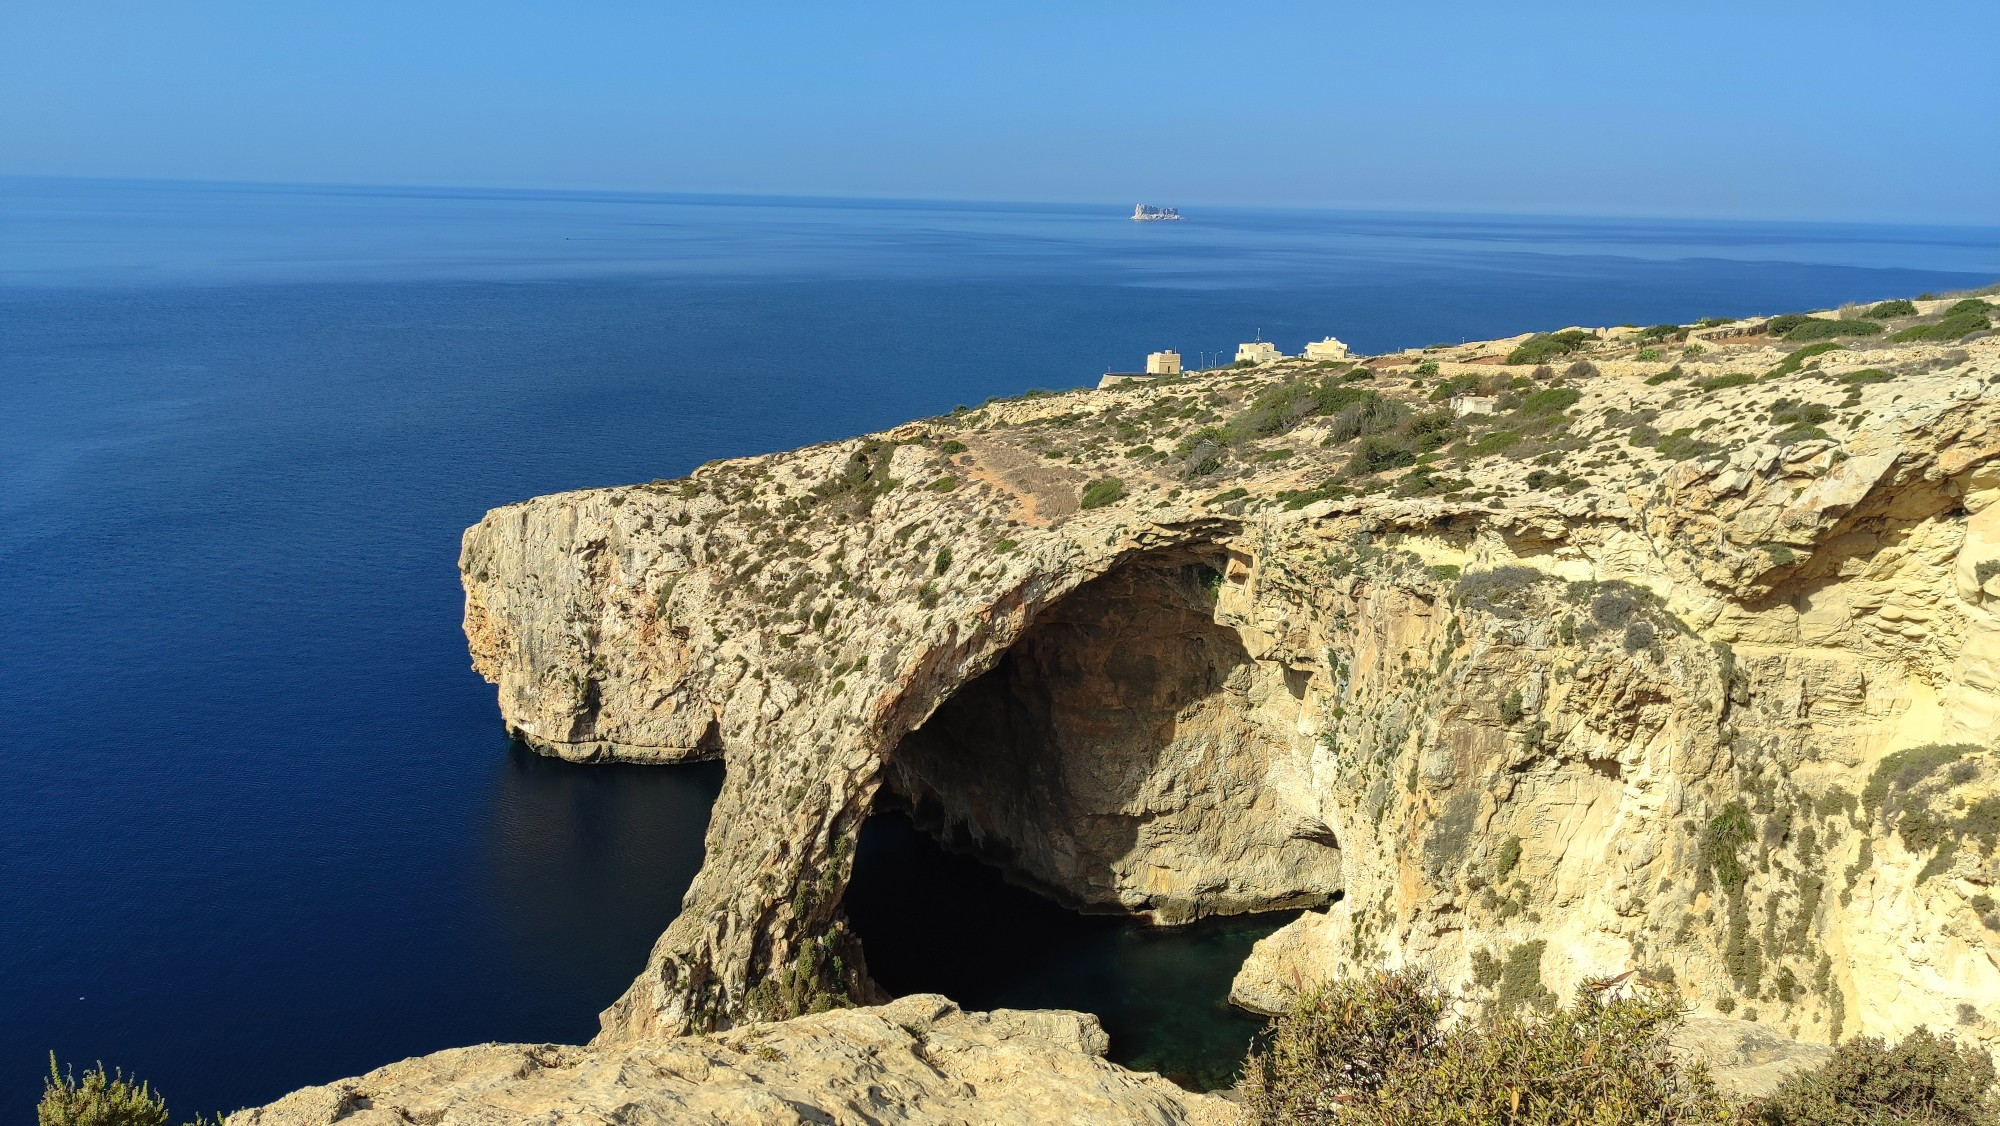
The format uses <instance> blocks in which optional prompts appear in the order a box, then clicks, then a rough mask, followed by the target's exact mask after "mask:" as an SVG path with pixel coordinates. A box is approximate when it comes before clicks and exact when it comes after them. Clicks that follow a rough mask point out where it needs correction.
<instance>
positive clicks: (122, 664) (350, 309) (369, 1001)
mask: <svg viewBox="0 0 2000 1126" xmlns="http://www.w3.org/2000/svg"><path fill="white" fill-rule="evenodd" d="M1129 211H1130V205H1129V204H1126V205H1123V206H1107V207H1103V208H1092V207H1080V206H1052V207H1037V206H1029V205H957V204H922V203H916V204H912V203H894V202H881V201H839V200H831V201H829V200H822V201H798V200H789V201H773V200H756V199H715V198H704V199H690V198H673V197H659V196H634V195H583V194H559V193H551V194H540V195H535V194H522V193H495V192H449V191H402V190H393V189H273V188H244V187H226V186H224V187H214V186H189V185H147V184H117V183H109V184H107V183H81V182H57V181H0V232H4V246H5V248H6V249H5V252H4V253H3V254H0V626H4V627H5V637H6V640H7V644H5V645H4V646H0V719H4V720H5V724H4V727H0V732H4V734H0V738H4V740H5V748H6V754H7V756H8V759H7V761H8V766H9V773H8V781H9V785H7V786H5V787H0V904H4V905H5V910H0V1106H9V1107H16V1108H25V1106H26V1105H27V1104H28V1103H29V1102H31V1101H32V1100H33V1099H34V1097H35V1093H36V1090H37V1088H38V1079H37V1076H38V1075H39V1074H40V1073H41V1070H42V1068H43V1067H44V1066H45V1061H46V1053H47V1051H48V1050H49V1049H51V1048H53V1049H57V1050H59V1051H60V1052H62V1053H63V1054H64V1056H65V1057H70V1058H76V1059H79V1060H85V1061H88V1060H95V1059H100V1058H101V1059H103V1060H105V1061H107V1062H110V1063H114V1064H119V1065H122V1066H124V1067H125V1068H127V1069H129V1070H135V1071H137V1072H139V1073H140V1074H142V1075H145V1076H147V1077H149V1078H151V1079H152V1080H153V1081H154V1082H155V1083H156V1084H157V1085H158V1086H159V1087H160V1088H161V1089H162V1090H164V1091H165V1092H166V1093H167V1095H168V1097H169V1098H170V1099H171V1100H172V1101H173V1103H174V1106H175V1108H176V1111H177V1112H178V1113H180V1114H182V1115H184V1116H191V1115H193V1114H194V1113H196V1112H209V1111H214V1110H218V1109H229V1108H234V1107H237V1106H241V1105H245V1104H249V1103H255V1102H259V1101H263V1100H266V1099H269V1098H271V1097H273V1096H275V1095H278V1094H281V1093H283V1092H284V1091H286V1090H289V1089H291V1088H292V1087H295V1086H299V1085H302V1084H306V1083H313V1082H321V1081H325V1080H328V1079H331V1078H335V1077H338V1076H341V1075H347V1074H353V1073H356V1072H360V1071H363V1070H366V1069H368V1068H371V1067H374V1066H377V1065H379V1064H381V1063H384V1062H387V1061H389V1060H392V1059H397V1058H400V1057H402V1056H406V1055H409V1054H412V1053H415V1052H422V1051H429V1050H434V1049H437V1048H443V1047H449V1046H452V1045H456V1044H464V1043H472V1042H477V1041H483V1040H495V1039H499V1040H569V1041H575V1040H580V1039H582V1038H585V1037H587V1036H589V1035H590V1033H591V1032H592V1030H593V1028H594V1026H595V1014H596V1012H597V1010H598V1009H600V1008H601V1007H603V1006H604V1005H605V1004H606V1003H608V1002H609V1001H610V1000H611V999H612V998H613V997H615V996H616V995H617V993H618V992H619V991H620V990H621V989H622V988H623V987H624V985H625V983H626V982H627V981H629V979H630V978H631V976H632V974H633V973H634V972H636V970H637V969H638V967H639V966H640V964H641V963H642V961H643V959H644V957H645V953H646V950H647V948H648V947H649V946H650V945H651V942H652V940H653V938H654V937H655V936H656V935H657V934H658V933H659V931H660V929H661V928H663V927H664V926H665V924H666V922H667V921H668V920H669V919H671V918H672V917H673V915H674V913H675V911H676V910H677V909H678V905H679V901H680V896H681V894H682V892H683V890H684V889H685V887H686V885H687V881H688V879H689V878H690V877H691V875H692V873H693V871H694V869H695V867H696V866H697V865H698V863H699V859H700V856H699V853H700V841H701V835H702V830H703V827H704V825H705V823H706V819H707V811H708V807H709V803H710V801H711V800H712V798H713V794H714V792H715V788H716V786H717V784H718V780H719V775H718V774H717V771H716V768H713V767H708V768H692V769H685V770H683V769H678V768H677V769H659V770H643V769H637V768H613V769H607V768H591V767H573V766H567V765H565V764H561V763H553V762H547V761H544V760H540V759H536V758H534V757H532V756H528V755H524V754H522V753H520V752H518V751H513V750H510V749H509V747H508V745H507V743H506V741H505V739H504V737H503V735H502V733H501V731H500V728H499V720H498V716H497V714H496V712H495V709H494V704H493V696H492V692H491V690H490V689H489V688H488V687H487V686H485V685H484V684H482V683H481V682H480V681H479V679H478V678H477V677H476V676H474V675H472V674H471V673H470V672H469V671H468V670H467V659H466V655H465V647H464V642H463V639H462V638H461V637H460V635H459V631H458V615H459V610H460V593H459V590H458V586H457V576H456V572H455V567H454V562H455V559H456V555H457V549H458V536H459V533H460V531H461V530H462V529H463V528H464V527H465V526H466V525H468V524H470V523H472V522H473V521H475V520H477V519H478V518H479V516H480V514H481V513H482V512H484V511H485V510H486V509H487V508H489V507H492V506H494V505H498V504H504V503H507V502H509V501H513V500H517V499H520V498H522V497H527V496H531V495H534V494H538V493H545V492H551V491H555V490H559V489H567V488H576V487H581V486H586V485H602V484H614V483H620V482H627V481H636V480H646V479H650V478H654V477H670V476H675V475H678V474H681V473H684V472H686V471H687V470H688V469H689V468H691V467H692V466H694V465H696V464H699V463H700V462H702V461H705V460H708V459H710V458H714V457H720V456H728V455H738V454H744V453H752V452H757V451H763V450H771V449H778V448H784V447H790V446H795V445H799V444H802V443H807V442H813V441H819V440H822V439H827V438H834V437H839V436H843V435H848V434H853V433H858V432H861V431H865V430H869V429H875V428H879V427H883V426H887V425H891V424H894V423H897V422H900V421H903V420H905V419H907V418H910V417H913V416H919V415H928V414H935V413H940V412H943V411H946V410H949V409H950V408H951V407H952V406H953V405H954V404H957V403H976V402H979V401H981V400H983V399H985V398H987V397H989V396H992V395H1005V394H1013V393H1018V392H1020V391H1023V390H1026V389H1028V388H1030V387H1035V386H1049V387H1056V386H1074V385H1077V384H1079V383H1085V382H1090V381H1094V380H1095V378H1096V376H1097V374H1098V373H1100V372H1102V371H1104V370H1107V369H1119V368H1125V367H1129V366H1132V365H1133V364H1135V363H1137V362H1138V360H1139V358H1140V357H1141V356H1143V355H1144V353H1145V352H1147V351H1150V350H1152V349H1155V348H1159V347H1178V348H1179V349H1180V350H1181V351H1182V352H1183V354H1184V355H1188V356H1190V357H1193V356H1195V355H1196V354H1197V353H1198V352H1200V351H1204V350H1209V351H1213V350H1225V349H1229V348H1232V347H1233V346H1234V345H1235V343H1236V342H1237V341H1239V340H1243V339H1247V338H1248V337H1249V336H1250V334H1251V333H1253V332H1255V331H1258V330H1259V329H1261V330H1262V332H1263V334H1264V336H1265V337H1266V338H1268V339H1275V340H1277V341H1279V342H1280V343H1281V344H1283V345H1284V346H1286V347H1288V348H1296V347H1298V346H1299V344H1300V343H1302V342H1303V341H1304V340H1306V339H1308V338H1315V337H1318V336H1322V335H1325V334H1326V333H1329V332H1331V333H1335V334H1337V335H1339V336H1341V337H1342V338H1344V339H1346V340H1348V341H1349V342H1351V343H1353V344H1355V345H1356V346H1357V347H1360V348H1364V349H1371V350H1372V349H1386V348H1392V347H1401V346H1405V345H1411V344H1423V343H1430V342H1435V341H1439V340H1455V339H1459V338H1461V337H1479V336H1489V335H1495V334H1503V333H1512V332H1517V331H1521V330H1523V329H1527V328H1536V327H1558V326H1561V325H1564V324H1570V323H1586V324H1596V323H1615V322H1621V321H1628V320H1629V321H1637V322H1642V323H1645V322H1653V321H1660V320H1676V321H1680V320H1688V319H1692V318H1694V317H1698V316H1704V315H1710V314H1734V313H1748V312H1755V311H1768V310H1773V309H1786V308H1797V307H1801V306H1810V305H1825V304H1829V303H1834V302H1839V301H1844V300H1867V299H1874V298H1879V297H1885V296H1892V295H1899V294H1910V293H1915V292H1919V291H1922V290H1927V289H1942V288H1948V287H1952V286H1965V285H1974V284H1983V283H1986V282H1989V281H1991V280H1993V278H1995V277H1996V276H2000V235H1996V233H1995V232H1993V231H1990V230H1945V229H1898V228H1866V227H1852V226H1848V227H1816V226H1803V225H1779V224H1760V225H1728V224H1712V223H1710V224H1690V223H1663V222H1638V221H1611V220H1589V221H1574V220H1560V219H1496V218H1488V217H1477V216H1473V217H1466V216H1420V215H1351V214H1323V213H1310V212H1252V211H1241V212H1224V211H1214V212H1196V213H1194V220H1193V221H1191V222H1189V223H1185V224H1146V225H1141V224H1133V223H1130V222H1128V221H1126V220H1125V219H1124V218H1123V216H1124V215H1125V214H1127V213H1129ZM913 844H914V842H913ZM916 870H917V871H919V872H921V871H923V870H924V869H923V868H922V866H921V865H917V866H916ZM968 878H969V877H968ZM977 906H978V902H977V901H975V902H973V903H971V904H969V905H967V909H968V910H969V909H971V908H975V907H977ZM945 915H946V913H945V912H943V911H942V910H940V911H939V912H938V913H937V918H932V917H928V916H926V917H922V918H918V917H913V916H905V917H903V919H902V922H901V923H900V924H899V923H898V921H897V918H898V917H897V916H895V915H893V914H891V915H889V916H887V918H888V919H889V922H888V923H887V924H886V929H885V926H884V924H883V923H882V921H881V919H882V916H880V915H879V914H878V915H877V916H876V921H875V924H874V926H875V930H876V937H875V938H874V940H873V942H874V944H875V946H876V947H877V948H879V950H880V951H881V952H882V954H881V957H880V958H879V960H880V961H881V963H882V966H883V972H884V973H885V975H906V976H901V977H899V978H898V980H901V981H903V982H905V983H906V984H907V986H908V987H910V988H935V987H936V986H935V985H931V984H927V982H930V981H932V980H935V979H933V978H932V977H930V976H926V975H927V974H928V972H929V971H925V970H924V967H923V965H922V964H921V963H920V962H918V961H915V960H905V959H901V958H897V957H894V956H893V954H894V951H895V949H896V948H897V944H898V943H899V942H901V943H905V944H907V943H908V942H909V938H908V936H909V935H915V934H921V933H931V934H935V933H936V932H935V930H931V931H924V930H921V929H920V927H919V924H922V925H923V926H926V927H931V926H934V924H936V923H937V921H938V919H940V918H944V917H945ZM1058 922H1060V920H1058ZM974 925H979V924H978V923H977V919H976V918H975V920H974ZM1054 925H1055V924H1054V923H1052V924H1051V926H1054ZM1265 925H1268V924H1267V923H1245V924H1242V927H1241V929H1236V925H1235V924H1223V925H1218V926H1217V927H1216V928H1215V929H1214V934H1215V936H1216V937H1215V939H1214V941H1213V943H1210V942H1209V939H1208V937H1207V932H1200V931H1190V932H1184V933H1178V934H1173V935H1165V936H1161V935H1147V934H1141V933H1138V932H1134V931H1131V930H1129V929H1127V930H1124V931H1119V930H1118V929H1117V928H1116V927H1112V928H1111V929H1095V928H1100V923H1099V922H1098V921H1084V922H1083V924H1080V925H1079V928H1078V929H1077V930H1076V931H1075V932H1074V933H1075V935H1076V936H1077V937H1076V942H1077V943H1078V945H1077V946H1075V947H1066V946H1059V945H1056V944H1054V942H1053V940H1050V943H1049V944H1048V945H1050V946H1051V949H1053V950H1055V951H1057V952H1056V953H1054V954H1052V955H1047V956H1041V955H1038V956H1037V957H1034V958H1025V959H1017V960H1015V961H1014V962H1011V963H1004V964H1003V963H1001V962H999V961H989V962H988V963H986V965H987V966H988V967H990V973H991V976H990V977H988V976H986V975H985V974H980V975H975V976H972V977H968V978H966V979H963V980H961V981H959V982H958V984H956V985H955V986H954V988H955V989H956V990H957V991H958V992H960V993H963V994H965V996H964V997H962V998H961V999H964V1000H967V1001H969V1002H970V1003H975V1004H982V1003H989V1001H988V999H990V1003H995V1004H998V1003H1007V1004H1017V1005H1019V1004H1062V1005H1069V1006H1072V1007H1093V1008H1096V1009H1098V1010H1099V1011H1101V1012H1103V1014H1104V1016H1105V1020H1106V1024H1107V1026H1108V1027H1110V1028H1111V1029H1112V1032H1113V1042H1114V1050H1115V1051H1117V1052H1118V1053H1120V1054H1121V1057H1122V1058H1127V1059H1130V1060H1133V1061H1134V1062H1140V1063H1146V1064H1150V1063H1155V1062H1157V1063H1159V1065H1160V1066H1161V1067H1163V1068H1166V1069H1168V1070H1173V1071H1177V1072H1180V1073H1184V1074H1189V1075H1192V1074H1194V1073H1195V1072H1198V1071H1200V1070H1201V1068H1202V1067H1204V1066H1207V1065H1205V1064H1202V1063H1201V1061H1202V1060H1213V1059H1216V1058H1218V1057H1219V1055H1220V1054H1221V1053H1223V1052H1224V1050H1225V1049H1226V1048H1227V1047H1228V1046H1227V1045H1226V1044H1223V1041H1224V1040H1233V1038H1235V1037H1237V1036H1239V1034H1241V1032H1242V1030H1243V1027H1244V1026H1243V1025H1241V1024H1240V1023H1238V1024H1237V1025H1235V1026H1231V1025H1230V1023H1229V1018H1228V1017H1227V1014H1226V1013H1224V1012H1222V1011H1221V1010H1219V1009H1217V1008H1216V1006H1217V1004H1218V1003H1219V998H1220V992H1219V991H1220V988H1221V984H1220V983H1222V982H1225V981H1226V973H1225V972H1224V971H1225V970H1227V969H1229V968H1232V967H1233V964H1234V963H1233V960H1234V959H1239V958H1240V953H1239V951H1240V949H1241V948H1242V947H1243V946H1244V945H1246V944H1247V941H1249V940H1250V938H1252V937H1254V934H1253V931H1254V930H1255V928H1256V927H1261V926H1265ZM906 926H907V928H908V929H907V930H905V929H904V928H905V927H906ZM1063 951H1073V952H1072V953H1063ZM918 971H924V973H922V974H920V973H919V972H918ZM982 990H984V992H982ZM974 998H982V1000H974ZM1190 1013H1193V1014H1202V1013H1214V1014H1216V1023H1215V1024H1214V1025H1213V1026H1212V1028H1211V1027H1210V1026H1208V1025H1207V1024H1205V1022H1203V1021H1200V1020H1194V1021H1190V1020H1186V1019H1183V1017H1184V1015H1185V1014H1190ZM1216 1030H1221V1031H1216ZM1224 1033H1226V1035H1224ZM1218 1044H1223V1046H1222V1047H1216V1045H1218ZM1232 1050H1233V1049H1232ZM23 1112H25V1111H23Z"/></svg>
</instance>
